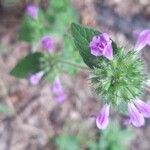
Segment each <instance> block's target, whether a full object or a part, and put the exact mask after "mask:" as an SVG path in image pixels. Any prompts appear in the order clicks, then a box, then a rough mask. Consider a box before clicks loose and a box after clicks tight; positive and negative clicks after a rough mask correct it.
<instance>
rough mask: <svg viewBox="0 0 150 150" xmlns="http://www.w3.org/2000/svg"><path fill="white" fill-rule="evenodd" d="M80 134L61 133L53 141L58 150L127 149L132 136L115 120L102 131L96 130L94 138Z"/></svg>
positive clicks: (130, 131)
mask: <svg viewBox="0 0 150 150" xmlns="http://www.w3.org/2000/svg"><path fill="white" fill-rule="evenodd" d="M79 128H80V127H79ZM84 132H86V131H84ZM84 132H82V131H81V133H82V134H83V136H85V134H86V133H84ZM80 136H81V135H80ZM80 136H78V135H77V136H74V135H68V134H63V135H59V136H57V137H56V138H55V140H54V142H55V144H56V146H57V148H58V150H81V149H87V150H127V149H128V147H129V144H130V143H131V140H132V139H133V138H134V134H132V130H131V129H130V128H128V129H122V128H121V127H120V125H119V124H118V123H117V122H114V123H111V124H109V127H108V128H107V129H106V130H104V131H103V132H98V133H97V134H96V137H95V138H94V137H93V138H89V137H88V138H86V137H85V138H81V137H80ZM83 136H82V137H83ZM85 139H86V141H84V140H85ZM85 143H86V145H85Z"/></svg>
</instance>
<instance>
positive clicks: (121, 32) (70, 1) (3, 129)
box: [0, 0, 150, 150]
mask: <svg viewBox="0 0 150 150" xmlns="http://www.w3.org/2000/svg"><path fill="white" fill-rule="evenodd" d="M29 4H35V5H36V6H37V7H39V10H40V12H39V16H40V17H39V18H40V19H41V20H40V21H39V24H38V25H37V24H34V25H33V24H32V21H31V20H30V19H29V18H27V17H26V16H27V14H26V8H27V6H28V5H29ZM43 18H46V21H45V19H44V20H43ZM30 21H31V22H30ZM72 22H76V23H80V24H83V25H86V26H89V27H93V28H96V29H98V30H100V31H103V32H107V33H109V34H110V35H111V36H112V39H114V40H115V41H117V42H118V43H119V44H120V46H124V47H125V48H126V50H129V49H132V48H133V46H134V44H135V38H134V34H133V33H134V32H133V31H136V30H142V29H148V28H149V27H150V1H149V0H132V1H130V0H126V1H122V0H0V150H150V142H149V141H150V121H147V122H146V125H145V126H144V127H142V128H140V129H135V128H132V127H131V126H129V127H128V126H127V125H126V124H125V123H124V121H123V119H124V118H126V117H125V116H121V115H118V114H117V113H115V112H112V113H111V118H112V119H111V123H110V125H109V127H108V128H107V129H106V130H105V131H100V130H99V129H98V128H97V127H96V125H95V118H92V117H91V116H92V115H96V114H97V113H98V112H99V110H100V108H101V104H100V102H98V100H99V99H100V98H99V97H97V95H96V94H95V92H94V90H93V89H92V86H91V84H90V82H89V80H88V75H89V74H88V72H87V71H84V70H79V71H76V70H71V68H66V70H67V69H69V72H70V74H71V75H69V74H66V73H65V74H62V75H61V80H62V81H63V87H64V90H65V92H66V93H67V100H65V101H64V102H63V103H62V104H58V103H57V102H56V101H55V100H54V98H53V96H52V93H51V91H50V84H51V83H48V82H47V81H45V80H44V81H43V82H42V83H40V84H39V85H37V86H31V85H30V84H29V82H28V81H27V80H19V79H16V78H14V77H12V76H11V75H10V74H9V72H10V70H11V69H12V68H13V67H14V66H15V64H16V63H17V61H18V60H19V59H21V58H22V57H24V56H26V55H27V54H28V53H29V52H31V51H34V49H35V48H36V46H37V43H38V40H37V39H38V38H39V37H40V36H41V35H42V33H41V32H42V31H43V28H44V27H45V26H46V31H43V32H45V33H48V34H50V35H52V36H53V37H55V39H57V44H56V47H57V49H58V50H61V49H65V50H68V51H69V50H70V49H71V50H72V49H73V47H72V46H73V45H72V43H70V42H68V41H67V44H64V35H66V34H69V33H70V24H71V23H72ZM43 24H44V26H43ZM31 26H33V28H32V30H29V29H30V27H31ZM69 54H70V55H69V56H66V55H65V56H64V57H66V59H69V58H70V59H73V58H72V57H74V54H73V52H70V53H69ZM142 57H143V59H144V60H145V62H146V65H147V70H150V50H149V48H147V49H145V50H143V51H142ZM76 61H77V62H82V60H81V58H77V59H76ZM148 98H149V96H148V93H147V92H146V93H145V99H148ZM122 118H123V119H122Z"/></svg>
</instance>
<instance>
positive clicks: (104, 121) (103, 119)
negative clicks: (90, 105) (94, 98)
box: [96, 104, 110, 129]
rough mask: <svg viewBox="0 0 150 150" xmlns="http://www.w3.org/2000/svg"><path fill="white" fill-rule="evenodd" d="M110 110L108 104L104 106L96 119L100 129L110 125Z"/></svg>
mask: <svg viewBox="0 0 150 150" xmlns="http://www.w3.org/2000/svg"><path fill="white" fill-rule="evenodd" d="M109 109H110V106H109V105H108V104H106V105H104V106H103V108H102V110H101V111H100V113H99V115H98V116H97V118H96V125H97V127H98V128H99V129H105V128H106V127H107V126H108V123H109Z"/></svg>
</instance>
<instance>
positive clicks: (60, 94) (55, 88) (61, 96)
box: [52, 78, 67, 103]
mask: <svg viewBox="0 0 150 150" xmlns="http://www.w3.org/2000/svg"><path fill="white" fill-rule="evenodd" d="M52 92H53V94H54V95H55V100H56V101H57V102H58V103H62V102H64V101H65V100H66V98H67V95H66V93H65V92H64V90H63V88H62V85H61V82H60V80H59V78H56V80H55V81H54V83H53V85H52Z"/></svg>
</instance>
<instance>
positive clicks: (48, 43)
mask: <svg viewBox="0 0 150 150" xmlns="http://www.w3.org/2000/svg"><path fill="white" fill-rule="evenodd" d="M41 45H42V47H43V49H44V50H46V51H48V52H50V53H51V52H53V48H54V41H53V39H52V38H51V37H50V36H44V37H42V39H41Z"/></svg>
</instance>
